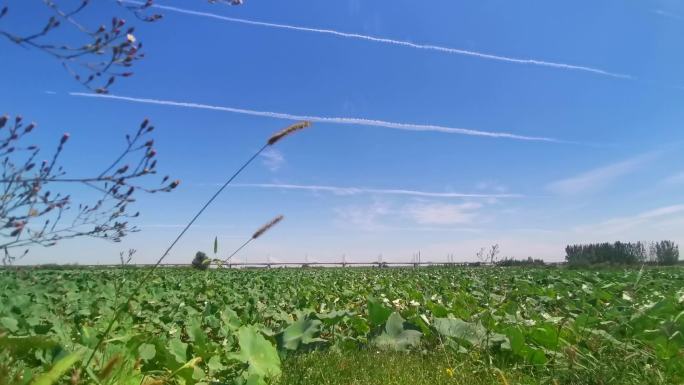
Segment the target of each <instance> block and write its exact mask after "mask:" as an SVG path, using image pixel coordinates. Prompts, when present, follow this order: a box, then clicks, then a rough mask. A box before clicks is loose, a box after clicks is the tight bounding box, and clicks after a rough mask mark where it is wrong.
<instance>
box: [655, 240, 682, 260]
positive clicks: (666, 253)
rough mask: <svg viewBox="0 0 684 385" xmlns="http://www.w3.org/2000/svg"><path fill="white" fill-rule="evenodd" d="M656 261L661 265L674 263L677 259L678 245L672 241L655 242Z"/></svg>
mask: <svg viewBox="0 0 684 385" xmlns="http://www.w3.org/2000/svg"><path fill="white" fill-rule="evenodd" d="M655 250H656V261H657V262H658V264H661V265H674V264H676V263H677V262H678V261H679V246H677V244H675V243H674V242H672V241H660V242H658V243H656V244H655Z"/></svg>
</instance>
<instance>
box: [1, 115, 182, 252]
mask: <svg viewBox="0 0 684 385" xmlns="http://www.w3.org/2000/svg"><path fill="white" fill-rule="evenodd" d="M8 123H9V124H8ZM35 128H36V124H35V123H29V124H25V123H24V120H23V119H22V117H21V116H17V117H15V118H14V119H10V118H9V116H1V117H0V158H2V159H1V160H0V249H1V250H3V254H4V256H3V263H4V264H11V263H12V262H13V261H14V260H15V259H16V258H17V256H13V255H12V253H11V251H12V250H13V249H17V248H28V247H30V246H44V247H50V246H54V245H56V244H57V243H58V242H59V241H61V240H64V239H71V238H79V237H92V238H101V239H106V240H110V241H113V242H119V241H120V240H121V238H123V237H124V236H126V235H127V234H128V233H131V232H135V231H137V230H138V229H137V228H135V227H133V226H129V222H128V221H129V219H130V218H135V217H137V216H138V215H139V213H138V212H135V213H132V214H131V213H129V211H128V205H129V204H131V203H132V202H134V201H135V198H134V196H135V192H136V191H144V192H147V193H156V192H168V191H171V190H173V189H175V188H176V187H177V186H178V184H179V183H180V182H178V181H174V182H171V183H168V182H167V181H168V177H165V178H164V179H163V181H162V185H161V186H160V187H149V186H148V185H147V184H144V183H143V181H146V179H147V178H146V177H147V176H150V175H154V174H156V173H157V160H156V159H155V155H156V151H155V150H154V149H153V148H152V144H153V141H152V140H147V141H146V142H144V141H145V139H146V137H147V135H148V134H149V133H150V132H152V130H153V127H152V126H150V125H149V122H148V121H145V122H143V124H141V125H140V128H139V129H138V130H137V132H136V134H135V135H133V136H132V137H131V136H129V135H127V136H126V140H127V146H126V148H125V149H124V150H123V151H122V153H121V154H120V155H119V156H118V157H117V158H116V160H115V161H114V162H113V163H112V164H111V165H110V166H108V167H107V168H106V169H104V171H102V172H100V173H99V175H97V176H93V177H67V176H66V175H67V173H66V171H65V170H64V168H63V167H62V166H61V165H60V164H59V160H60V156H61V155H62V153H63V152H64V150H65V146H66V144H67V143H68V141H69V134H64V135H62V137H61V138H60V139H59V142H58V144H57V149H56V150H55V152H54V154H52V156H51V157H50V158H49V159H50V160H43V161H42V162H38V161H37V160H36V159H37V158H38V156H39V154H40V151H41V150H40V148H39V147H38V146H36V145H24V144H22V142H23V141H24V140H25V139H26V136H27V135H29V134H30V133H32V132H33V131H34V130H35ZM143 142H144V143H143ZM127 161H133V163H132V164H136V166H135V167H129V166H128V163H124V162H127ZM64 183H67V184H78V185H81V186H83V187H86V188H87V189H90V190H94V192H95V193H96V194H97V196H98V198H97V199H96V200H95V201H94V202H92V203H89V204H87V203H85V202H82V203H79V204H78V205H77V206H74V202H73V199H72V197H71V195H68V194H65V193H63V192H60V191H55V190H54V189H53V186H55V187H56V185H58V184H64ZM26 252H27V251H24V253H23V254H22V256H23V255H25V254H26Z"/></svg>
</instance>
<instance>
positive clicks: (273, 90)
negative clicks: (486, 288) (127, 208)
mask: <svg viewBox="0 0 684 385" xmlns="http://www.w3.org/2000/svg"><path fill="white" fill-rule="evenodd" d="M98 3H99V2H98ZM157 3H158V4H160V5H164V6H172V7H179V8H182V9H184V10H189V11H198V12H208V13H212V14H215V15H221V16H225V17H233V18H240V19H247V20H253V21H262V22H267V23H276V24H283V25H289V26H296V27H306V28H314V29H327V30H334V31H339V32H345V33H356V34H360V35H367V36H373V37H381V38H386V39H391V40H396V41H403V42H406V41H410V42H413V43H417V44H424V45H434V46H439V47H445V48H453V49H461V50H467V51H473V52H478V53H484V54H491V55H498V56H500V57H502V58H501V59H496V60H494V59H487V58H482V57H476V56H473V55H462V54H457V53H454V52H448V50H438V49H425V48H421V47H409V46H405V45H399V44H392V43H390V42H383V41H371V40H367V39H359V38H349V37H344V36H340V35H334V34H330V33H321V32H315V31H301V30H293V29H286V28H274V27H268V26H263V25H250V24H245V23H237V22H231V21H228V20H221V19H217V18H214V17H208V16H207V15H205V16H198V15H191V14H189V13H187V12H186V13H179V12H177V11H171V10H164V11H162V12H163V13H164V14H165V19H164V20H162V21H161V22H158V23H154V24H141V23H137V24H136V25H137V27H138V29H137V31H136V33H135V34H136V36H137V38H138V39H140V40H142V41H143V42H144V44H145V51H146V54H147V57H146V59H145V60H144V61H142V62H140V63H139V64H137V65H136V67H135V72H136V74H135V76H134V77H132V78H130V79H126V80H123V81H120V82H117V84H115V85H114V86H113V88H112V89H111V93H112V94H113V95H118V96H125V97H130V98H138V99H140V98H143V99H154V100H158V101H163V103H166V102H168V101H170V102H185V103H196V104H202V105H210V106H219V107H232V108H242V109H247V110H257V111H273V112H280V113H288V114H293V115H310V116H318V117H343V118H366V119H375V120H382V121H388V122H395V123H404V124H418V125H438V126H444V127H450V128H465V129H471V130H478V131H487V132H506V133H511V134H515V135H520V136H529V137H545V138H553V139H557V140H558V141H556V142H553V141H528V140H518V139H510V138H493V137H483V136H470V135H461V134H457V133H446V132H438V131H434V130H433V131H429V130H428V131H415V130H398V129H393V128H388V127H381V126H379V125H362V124H335V123H316V124H315V125H314V127H313V128H311V129H309V130H307V131H305V132H301V133H299V134H297V135H296V136H293V137H288V138H287V140H285V141H283V142H282V143H279V144H278V146H277V147H276V148H275V151H273V152H270V153H268V154H267V156H265V157H262V158H261V159H260V160H259V162H257V163H255V164H253V167H251V168H249V169H248V170H247V171H246V172H245V173H244V174H242V175H241V177H240V178H239V180H238V181H237V182H238V183H242V184H259V185H261V186H235V187H231V188H230V189H228V190H227V191H226V193H225V194H224V195H222V196H221V198H220V199H219V200H218V201H217V202H216V204H215V205H213V206H212V208H211V210H210V211H209V212H207V213H206V215H204V216H203V217H202V218H201V219H200V221H199V222H198V224H197V226H196V227H195V228H194V229H193V230H192V231H190V233H189V234H188V236H187V237H186V238H184V240H183V241H182V242H181V243H180V244H179V246H178V248H177V249H175V251H174V252H172V255H171V256H170V257H169V258H168V261H169V262H187V261H189V260H190V259H191V258H192V255H193V254H194V252H195V251H196V250H205V251H210V250H211V243H212V240H213V238H214V236H218V237H219V240H220V251H221V253H222V254H224V253H227V252H229V250H231V249H233V248H235V247H237V246H238V245H239V244H240V243H241V241H242V240H243V239H245V238H246V237H248V236H249V235H250V234H251V233H252V232H253V231H254V230H255V229H256V228H257V227H259V226H260V225H261V224H262V223H264V222H266V221H268V220H269V219H270V218H271V217H273V216H275V215H276V214H284V215H285V217H286V218H285V220H284V221H283V223H282V224H280V225H279V226H278V227H277V228H276V229H274V230H273V231H272V232H270V233H268V234H267V235H266V236H264V237H263V238H262V239H259V241H258V242H255V243H254V244H253V245H250V247H249V248H248V249H246V250H245V251H244V253H242V254H241V257H240V259H244V258H247V259H248V260H250V261H257V260H266V258H271V259H272V260H278V261H287V260H291V261H302V260H303V259H304V258H305V255H307V254H308V258H309V260H312V261H313V260H317V261H327V260H339V259H340V258H341V255H342V254H346V255H347V259H348V260H359V261H366V260H376V259H377V256H378V254H381V253H382V254H383V256H384V259H385V260H409V259H410V258H411V255H412V254H413V253H415V252H417V251H419V250H420V251H421V253H422V255H423V260H435V261H437V260H445V259H446V255H447V254H455V256H456V259H458V260H472V259H473V258H474V255H475V253H476V251H477V250H478V249H479V248H480V247H484V246H488V245H491V244H494V243H498V244H500V246H501V250H502V254H503V255H506V256H515V257H527V256H530V255H531V256H534V257H542V258H545V259H547V260H560V259H561V258H562V257H563V256H564V251H563V248H564V246H565V244H567V243H573V242H584V241H615V240H625V241H629V240H634V241H636V240H658V239H668V238H669V239H673V240H675V241H678V242H684V197H683V194H682V192H683V191H684V154H683V152H682V147H683V146H682V145H683V143H684V127H683V123H684V108H682V103H683V102H684V65H682V64H683V62H684V50H682V36H684V5H682V4H681V3H680V2H677V1H674V0H668V1H665V0H661V1H651V2H624V1H603V2H599V3H597V2H595V1H574V2H569V3H563V4H561V3H558V2H515V3H513V2H510V1H503V0H502V1H470V2H455V1H448V0H443V1H433V2H430V3H429V5H428V4H423V3H421V2H416V1H391V2H390V1H373V2H369V1H365V2H364V1H360V0H344V1H335V2H330V1H326V2H322V1H315V0H308V1H278V2H275V1H258V0H247V1H246V4H245V5H244V6H240V7H229V6H226V5H218V4H214V5H211V4H207V2H206V1H200V0H196V1H190V0H185V1H179V0H176V1H171V0H166V1H161V0H159V1H157ZM9 5H10V7H11V12H12V13H11V14H10V15H8V17H7V18H6V20H5V19H3V20H2V21H0V27H3V28H6V29H19V30H21V29H23V28H25V26H27V25H29V23H30V22H35V20H36V18H37V16H38V15H43V14H44V12H45V11H44V9H43V8H44V6H43V5H42V4H41V3H40V2H38V1H35V2H30V1H24V0H22V1H18V0H14V1H9ZM92 8H93V10H92V11H91V12H89V13H88V14H87V17H86V18H84V19H83V22H92V23H94V24H99V23H100V22H99V20H109V17H110V16H111V15H112V11H113V10H114V11H115V12H118V13H120V14H122V13H121V11H120V10H118V11H117V10H116V7H113V8H112V7H107V6H102V5H101V4H95V5H93V6H92ZM10 16H11V17H10ZM128 19H129V20H130V21H131V22H132V21H133V18H132V17H128ZM0 56H1V60H0V84H1V85H2V92H1V93H0V106H2V108H1V110H2V112H6V113H10V114H13V115H14V114H17V113H21V114H23V115H24V116H25V117H26V119H30V120H34V121H36V122H38V124H39V127H40V131H39V132H37V133H36V135H35V139H36V141H37V142H38V143H41V144H47V143H54V142H55V141H56V140H57V139H58V138H59V136H60V135H61V133H62V132H65V131H68V132H70V133H71V135H72V138H73V140H72V141H70V143H69V146H68V152H67V154H66V156H65V158H64V161H65V165H66V166H67V170H68V171H69V173H70V175H73V176H78V175H87V174H89V173H93V172H96V171H97V170H99V168H100V167H96V166H97V165H100V164H103V163H105V162H106V161H107V160H109V159H110V158H112V156H113V155H114V153H115V152H116V151H118V149H119V148H121V146H122V145H123V135H124V134H125V133H126V132H130V131H131V130H133V129H134V128H135V127H136V126H137V124H138V123H139V122H140V121H141V120H142V119H143V118H144V117H149V118H150V119H151V120H152V122H153V123H154V124H155V126H156V127H157V128H158V130H157V132H156V140H157V144H156V147H157V149H158V151H159V154H160V155H159V161H160V171H161V172H164V173H169V174H171V175H172V176H173V177H174V178H178V179H181V180H182V181H183V184H182V185H181V187H180V188H179V189H178V191H176V192H175V193H172V194H165V195H155V196H140V197H139V198H140V199H139V201H138V204H137V208H138V209H140V211H141V212H142V216H141V218H139V220H138V221H137V222H136V223H137V224H138V225H139V226H140V227H141V228H142V230H143V231H142V232H140V233H138V234H135V235H132V236H130V237H129V238H127V239H125V241H124V242H123V243H121V244H108V243H105V242H102V241H83V240H76V241H69V242H64V243H63V244H61V245H60V246H58V247H54V248H50V249H39V248H36V249H34V250H32V252H31V253H30V254H29V256H27V257H26V258H25V260H24V262H25V263H44V262H79V263H98V262H99V263H105V262H116V261H117V260H118V251H119V250H122V249H125V248H136V249H138V250H139V252H138V254H137V256H136V261H137V262H139V263H144V262H152V261H154V260H156V258H158V256H159V254H160V253H161V252H162V251H163V249H164V248H165V246H166V245H167V243H168V242H169V241H170V240H172V239H173V238H174V237H175V235H176V234H177V233H178V232H179V231H180V228H179V226H180V225H182V224H184V223H185V222H186V221H187V220H188V219H189V218H190V217H191V216H192V215H193V213H194V211H195V210H196V209H197V208H198V207H199V206H200V205H201V203H202V202H203V201H204V200H205V199H206V198H208V196H210V195H211V194H212V193H213V191H214V190H215V189H216V184H217V183H220V182H222V181H223V180H224V179H225V178H226V177H227V176H228V175H230V174H231V173H232V171H233V170H234V169H235V168H236V167H237V166H238V165H239V164H240V163H241V162H243V161H244V160H245V159H246V158H247V157H248V156H250V155H251V153H253V152H254V151H255V150H256V149H257V148H259V147H260V145H261V144H262V143H263V142H264V141H265V140H266V138H268V136H269V135H270V134H271V133H272V132H274V131H276V130H278V129H280V128H282V127H284V126H286V125H288V124H290V122H289V121H287V120H281V119H276V118H269V117H262V116H250V115H244V114H236V113H231V112H225V111H218V110H211V109H206V108H185V107H180V106H172V105H164V104H149V103H142V102H140V101H138V102H132V101H120V100H107V99H96V98H86V97H81V96H74V95H70V92H86V91H85V90H84V89H82V88H81V87H79V85H78V84H77V83H75V82H74V81H73V80H72V79H71V78H70V77H69V76H68V75H67V74H66V73H65V72H64V70H63V69H62V68H61V66H60V65H59V64H58V63H57V62H55V61H54V60H52V59H51V58H49V57H47V56H46V55H44V54H43V53H41V52H37V51H33V50H28V49H22V48H19V47H16V46H13V45H12V44H10V43H8V42H7V41H0ZM511 59H535V60H539V61H546V62H551V63H557V64H560V65H537V64H524V63H515V62H513V61H511ZM566 64H567V65H571V66H582V67H587V68H588V69H589V70H581V69H572V68H563V66H562V65H566ZM594 70H596V71H594ZM598 70H600V71H604V72H605V73H604V74H601V73H597V71H598ZM611 74H620V75H625V76H626V77H624V76H623V77H616V76H611ZM46 91H49V93H46ZM414 128H415V127H414ZM265 184H268V185H269V186H264V185H265ZM283 185H288V186H292V185H295V186H299V187H300V188H298V189H292V188H286V187H287V186H283ZM278 186H280V187H278ZM316 186H326V187H331V188H329V189H321V188H319V187H316ZM335 187H342V188H355V189H356V190H351V191H349V190H342V189H334V188H335ZM388 190H409V191H410V192H412V193H410V194H394V193H392V191H388ZM425 193H427V194H425ZM431 193H464V194H483V195H491V196H489V197H479V198H459V197H447V196H435V195H434V194H431ZM497 195H503V196H498V197H497ZM508 195H514V196H512V197H511V196H508Z"/></svg>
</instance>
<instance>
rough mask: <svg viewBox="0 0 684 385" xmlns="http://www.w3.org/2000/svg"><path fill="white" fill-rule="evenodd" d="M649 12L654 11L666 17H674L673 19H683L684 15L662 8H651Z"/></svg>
mask: <svg viewBox="0 0 684 385" xmlns="http://www.w3.org/2000/svg"><path fill="white" fill-rule="evenodd" d="M651 13H655V14H656V15H660V16H663V17H667V18H670V19H674V20H680V21H684V17H682V16H680V15H677V14H675V13H672V12H667V11H663V10H662V9H654V10H651Z"/></svg>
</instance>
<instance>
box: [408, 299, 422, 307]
mask: <svg viewBox="0 0 684 385" xmlns="http://www.w3.org/2000/svg"><path fill="white" fill-rule="evenodd" d="M409 305H411V306H413V307H418V306H420V303H418V302H416V301H414V300H411V302H409Z"/></svg>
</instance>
